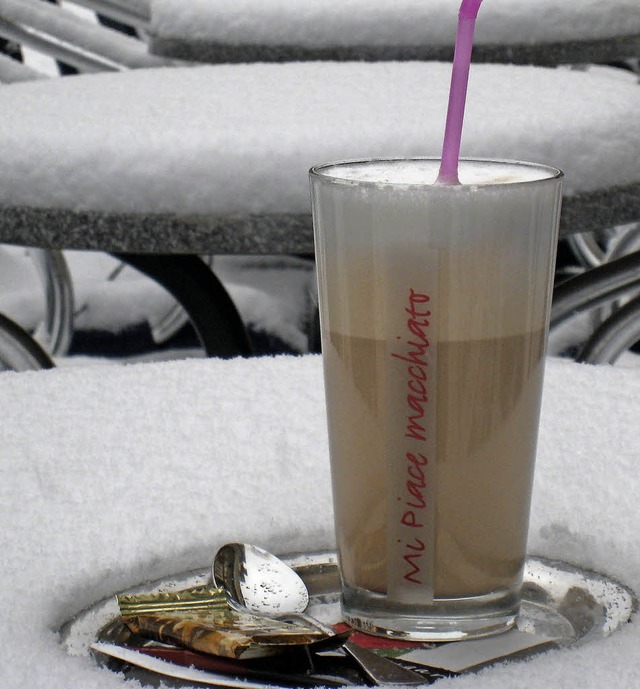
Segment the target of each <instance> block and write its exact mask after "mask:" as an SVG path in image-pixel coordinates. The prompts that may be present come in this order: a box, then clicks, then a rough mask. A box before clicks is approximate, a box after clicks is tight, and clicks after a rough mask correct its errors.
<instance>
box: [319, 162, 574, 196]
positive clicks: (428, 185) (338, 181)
mask: <svg viewBox="0 0 640 689" xmlns="http://www.w3.org/2000/svg"><path fill="white" fill-rule="evenodd" d="M412 161H416V162H419V161H424V162H433V163H437V164H438V165H439V164H440V158H439V157H437V156H404V157H403V156H398V157H377V158H353V159H344V160H336V161H333V162H328V163H320V164H318V165H314V166H313V167H311V168H310V169H309V177H310V178H311V179H317V180H319V181H322V182H325V183H328V184H335V185H339V186H348V187H364V188H388V187H392V188H394V189H433V188H437V189H438V191H441V190H442V191H443V192H445V193H446V192H451V193H456V192H460V191H461V190H469V189H474V190H476V189H487V190H489V189H501V188H512V187H515V186H517V187H520V186H523V185H525V186H526V185H529V184H541V183H545V182H546V183H549V182H555V181H558V180H561V179H562V178H563V177H564V172H562V170H560V169H558V168H557V167H554V166H552V165H546V164H544V163H531V162H527V161H522V160H511V159H508V158H467V157H465V158H460V163H480V164H483V165H496V166H499V165H510V166H513V167H521V168H528V169H537V170H544V171H545V172H547V173H549V174H548V176H545V177H540V178H538V179H523V180H519V181H514V182H496V183H491V184H483V183H482V182H470V183H460V184H436V183H435V181H434V182H383V181H374V180H361V179H354V178H347V177H336V176H334V175H328V174H326V173H324V172H323V171H324V170H328V169H329V168H340V167H346V166H349V165H353V166H355V165H362V166H365V165H369V164H372V163H402V162H412Z"/></svg>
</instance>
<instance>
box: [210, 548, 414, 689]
mask: <svg viewBox="0 0 640 689" xmlns="http://www.w3.org/2000/svg"><path fill="white" fill-rule="evenodd" d="M213 580H214V582H215V585H216V586H221V587H222V588H223V589H224V590H225V593H226V595H227V600H228V601H229V604H230V605H231V606H232V607H235V608H236V609H239V610H249V611H250V612H252V613H254V614H259V615H265V616H266V617H275V616H292V615H297V616H299V617H302V618H303V619H304V621H305V622H307V624H312V625H314V626H315V627H317V628H320V629H322V630H323V631H326V632H328V633H331V634H333V630H332V629H331V628H330V627H327V626H326V625H323V624H322V623H321V622H319V621H318V620H315V619H314V618H310V617H308V616H306V615H302V613H303V612H304V611H305V610H306V609H307V606H308V605H309V592H308V591H307V587H306V586H305V583H304V581H302V579H301V578H300V577H299V575H298V574H297V572H295V571H294V570H293V569H291V567H289V565H287V564H286V563H285V562H283V561H282V560H281V559H280V558H278V557H276V556H275V555H273V554H272V553H269V552H267V551H266V550H263V549H262V548H258V547H257V546H254V545H250V544H247V543H228V544H227V545H224V546H222V548H220V550H219V551H218V552H217V553H216V556H215V558H214V561H213ZM342 648H343V649H344V650H345V651H346V652H347V653H348V654H349V655H350V656H351V657H352V658H353V659H354V660H355V661H356V662H357V663H358V665H359V666H360V667H361V668H362V670H363V671H364V673H365V674H366V675H367V677H368V678H369V679H370V680H371V681H372V682H374V683H375V684H377V685H380V684H426V683H427V679H426V678H425V677H423V676H422V675H419V674H418V673H417V672H413V671H412V670H408V669H406V668H403V667H401V666H400V665H398V664H397V663H394V662H393V661H392V660H389V659H387V658H384V657H382V656H379V655H377V654H375V653H373V652H372V651H369V650H367V649H365V648H362V647H361V646H357V645H356V644H354V643H352V642H350V641H347V642H346V643H345V644H343V646H342Z"/></svg>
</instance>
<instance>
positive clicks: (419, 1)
mask: <svg viewBox="0 0 640 689" xmlns="http://www.w3.org/2000/svg"><path fill="white" fill-rule="evenodd" d="M459 7H460V2H459V1H457V0H395V1H394V2H388V1H386V0H377V1H376V0H305V1H304V2H300V0H213V1H212V0H189V2H188V3H187V2H184V0H152V5H151V8H152V9H151V33H152V34H154V35H156V36H158V37H163V38H195V39H207V40H211V41H219V42H221V43H228V44H237V43H253V44H255V43H258V44H264V45H278V44H284V45H289V44H293V45H305V46H313V47H320V46H334V45H340V46H344V45H423V44H433V45H443V44H445V45H446V44H451V43H453V40H454V37H455V31H456V22H457V16H458V9H459ZM639 33H640V8H639V7H638V3H637V1H636V0H606V1H605V0H570V1H569V0H564V1H563V2H558V1H557V0H535V2H532V1H531V0H487V1H486V2H485V3H484V4H483V5H482V6H481V7H480V12H479V15H478V22H477V28H476V43H478V44H494V43H497V44H508V45H509V44H517V43H525V44H528V43H536V42H552V41H564V40H574V39H597V38H609V37H613V36H631V35H634V34H639Z"/></svg>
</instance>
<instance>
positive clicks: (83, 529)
mask: <svg viewBox="0 0 640 689" xmlns="http://www.w3.org/2000/svg"><path fill="white" fill-rule="evenodd" d="M0 379H1V385H0V408H1V409H2V410H3V422H2V449H1V461H0V520H1V521H2V524H3V529H2V531H1V532H0V548H1V550H2V553H3V558H2V564H0V572H1V581H2V585H3V590H4V592H5V596H4V603H3V615H2V618H3V624H2V626H1V627H0V643H1V645H2V648H3V658H2V662H1V663H0V687H2V689H22V687H60V688H63V687H64V688H67V687H82V686H85V687H92V688H95V689H103V688H104V689H107V688H115V687H123V686H125V685H124V682H123V680H122V677H120V676H118V675H115V674H111V673H110V672H108V671H106V670H102V669H99V668H98V667H97V666H96V665H95V664H94V663H93V661H92V660H91V659H89V658H85V657H70V656H67V655H65V653H64V651H63V650H62V648H61V646H60V645H59V643H58V639H57V637H56V634H55V631H56V629H58V628H59V627H60V625H61V624H63V623H64V622H65V621H66V620H67V619H69V618H70V617H72V616H74V615H75V614H77V613H78V612H80V611H81V610H82V609H83V608H85V607H86V606H88V605H90V604H92V603H93V602H95V601H97V600H98V599H100V598H102V597H104V596H107V595H111V594H113V593H114V592H116V591H118V590H121V589H123V588H126V587H129V586H131V585H133V584H135V583H138V582H141V581H143V580H145V579H147V578H157V577H164V576H168V575H171V574H175V573H178V572H181V571H184V570H187V569H190V568H195V567H202V566H207V565H208V564H209V563H210V560H211V558H212V556H213V554H214V553H215V551H216V548H217V547H218V545H220V544H221V543H222V542H224V541H228V540H247V541H250V542H254V543H257V544H261V545H263V546H264V547H267V548H269V549H272V550H274V551H276V552H285V551H295V550H300V549H319V548H325V547H331V546H332V544H333V534H332V526H331V491H330V482H329V471H328V460H327V442H326V437H325V433H326V427H325V421H324V409H323V405H324V399H323V384H322V374H321V360H320V358H319V357H317V356H303V357H277V358H261V359H249V360H241V359H236V360H231V361H222V360H215V359H208V360H192V361H182V362H170V363H167V362H165V363H155V364H145V365H132V366H110V367H104V366H102V367H100V366H88V367H84V368H81V369H79V368H69V369H57V370H53V371H46V372H34V373H19V374H17V373H10V372H5V373H1V374H0ZM639 400H640V369H624V368H618V367H609V366H603V367H593V366H587V365H579V364H575V363H569V362H566V361H560V360H556V359H550V360H549V362H548V366H547V376H546V383H545V390H544V400H543V412H542V423H541V437H540V443H539V457H538V465H537V475H536V483H535V491H534V501H533V514H532V522H531V531H530V543H529V550H530V552H532V553H537V554H540V555H543V556H546V557H551V558H555V557H557V558H562V559H564V560H568V561H571V562H574V563H577V564H578V565H580V566H583V567H587V568H591V569H594V570H598V571H601V572H605V573H607V574H609V575H610V576H614V577H616V578H618V579H619V580H621V581H622V582H623V583H625V584H627V585H629V586H631V587H632V588H633V589H634V590H635V591H636V593H640V550H639V549H638V547H637V534H638V531H639V530H640V512H639V511H638V509H637V498H636V495H637V493H638V490H639V489H640V486H639V485H638V482H639V481H640V479H639V478H638V471H637V466H638V462H639V461H640V451H639V448H640V426H639V425H638V423H637V418H638V412H639V411H640V406H639V405H640V402H639ZM639 643H640V624H639V621H638V619H637V615H636V616H635V617H634V619H633V621H632V623H631V624H629V625H627V626H626V627H625V628H624V629H622V630H620V631H618V632H616V633H615V635H613V636H612V637H610V638H609V639H607V640H605V641H601V642H595V643H590V644H588V645H585V646H583V647H581V648H576V649H573V650H564V651H553V652H550V653H548V654H545V655H543V656H539V657H537V658H535V659H533V660H531V661H529V662H527V665H526V667H523V665H522V664H519V663H514V664H507V665H504V666H500V667H496V668H492V669H488V670H485V671H483V672H482V673H481V674H479V675H477V676H470V677H463V678H460V679H457V680H448V681H445V682H443V684H442V686H443V687H448V686H451V687H454V686H457V687H473V688H475V689H497V688H502V687H514V686H517V687H520V688H522V689H527V688H531V689H534V688H535V689H538V687H540V686H541V685H544V686H562V687H565V688H566V689H574V688H575V689H591V688H592V687H609V686H616V687H621V688H626V687H629V688H631V687H636V686H638V684H639V683H640V657H639V656H638V653H637V649H638V644H639ZM127 686H128V685H127Z"/></svg>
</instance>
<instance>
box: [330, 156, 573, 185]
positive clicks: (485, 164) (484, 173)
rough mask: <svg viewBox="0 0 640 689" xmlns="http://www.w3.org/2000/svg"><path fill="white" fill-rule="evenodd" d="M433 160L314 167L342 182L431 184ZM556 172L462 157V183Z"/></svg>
mask: <svg viewBox="0 0 640 689" xmlns="http://www.w3.org/2000/svg"><path fill="white" fill-rule="evenodd" d="M439 167H440V161H439V160H436V159H420V158H417V159H411V160H403V159H398V160H374V161H353V162H345V163H337V164H335V165H331V164H329V165H326V166H320V167H319V168H316V170H317V171H318V173H319V174H321V175H323V176H326V177H330V178H332V179H334V180H336V181H340V180H343V181H344V182H345V183H351V182H355V183H365V184H380V185H386V184H394V185H396V184H398V185H421V186H424V185H432V184H434V183H435V180H436V178H437V176H438V171H439ZM559 174H560V173H559V171H558V170H556V169H554V168H550V167H546V166H544V165H535V164H533V163H518V162H510V161H504V162H501V161H483V160H461V161H460V168H459V176H460V182H461V184H462V185H465V186H469V185H474V186H475V185H496V184H518V183H523V182H535V181H540V180H544V179H551V178H554V177H557V176H558V175H559Z"/></svg>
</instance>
